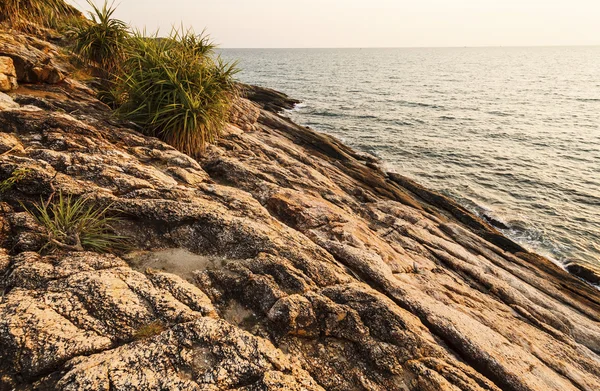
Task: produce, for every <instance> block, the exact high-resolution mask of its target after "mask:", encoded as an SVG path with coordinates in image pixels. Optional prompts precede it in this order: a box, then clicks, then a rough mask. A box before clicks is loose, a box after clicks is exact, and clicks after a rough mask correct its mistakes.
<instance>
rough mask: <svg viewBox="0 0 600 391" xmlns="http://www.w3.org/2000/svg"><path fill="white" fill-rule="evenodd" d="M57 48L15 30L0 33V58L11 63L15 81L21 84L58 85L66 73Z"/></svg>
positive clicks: (65, 67)
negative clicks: (4, 58) (7, 59)
mask: <svg viewBox="0 0 600 391" xmlns="http://www.w3.org/2000/svg"><path fill="white" fill-rule="evenodd" d="M59 50H60V49H59V48H57V47H56V46H54V45H53V44H51V43H48V42H45V41H43V40H41V39H39V38H36V37H33V36H30V35H26V34H23V33H20V32H17V31H15V30H9V31H0V56H2V57H8V58H10V59H11V60H12V61H13V64H14V68H15V71H16V72H15V73H16V77H17V80H18V81H20V82H23V83H40V82H43V83H58V82H60V81H61V80H63V79H64V75H65V73H66V72H67V66H66V64H65V63H64V62H63V61H61V60H59V56H58V54H59Z"/></svg>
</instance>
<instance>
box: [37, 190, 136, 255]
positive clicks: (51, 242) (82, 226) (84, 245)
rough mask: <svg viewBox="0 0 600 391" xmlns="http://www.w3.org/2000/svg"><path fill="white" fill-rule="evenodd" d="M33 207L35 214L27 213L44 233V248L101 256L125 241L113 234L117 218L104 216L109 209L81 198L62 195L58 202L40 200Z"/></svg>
mask: <svg viewBox="0 0 600 391" xmlns="http://www.w3.org/2000/svg"><path fill="white" fill-rule="evenodd" d="M34 207H35V211H34V212H32V211H29V210H27V211H28V212H29V213H30V214H31V215H32V216H33V217H34V218H35V219H36V220H37V222H38V223H40V224H41V225H42V226H43V227H44V228H45V230H46V235H47V238H48V243H47V244H46V246H44V248H46V247H48V248H50V249H52V250H56V249H63V250H70V251H84V250H89V251H95V252H101V253H102V252H112V250H116V249H123V248H124V240H125V238H124V237H122V236H119V235H116V234H115V233H114V230H113V228H112V226H111V224H113V223H115V222H117V221H119V219H118V218H116V217H109V216H107V212H108V209H109V207H106V208H98V207H96V206H95V205H93V204H91V203H90V202H89V201H87V200H85V199H83V198H77V199H74V198H73V197H72V196H70V195H68V196H63V194H62V193H59V196H58V201H56V202H46V203H44V202H43V201H41V202H40V203H39V204H36V205H34ZM42 250H43V249H42Z"/></svg>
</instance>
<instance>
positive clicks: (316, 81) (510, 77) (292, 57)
mask: <svg viewBox="0 0 600 391" xmlns="http://www.w3.org/2000/svg"><path fill="white" fill-rule="evenodd" d="M222 56H223V57H224V58H226V59H234V58H235V59H239V60H240V67H241V68H242V69H243V71H242V72H241V73H240V74H239V75H238V78H239V79H240V80H242V81H244V82H247V83H252V84H257V85H261V86H266V87H271V88H274V89H277V90H280V91H283V92H285V93H287V94H288V95H290V96H292V97H294V98H298V99H301V100H302V101H303V102H304V103H303V104H301V105H300V106H299V107H298V108H297V109H296V110H294V111H292V112H290V113H289V115H290V116H291V117H292V118H293V119H294V120H295V121H296V122H298V123H300V124H302V125H306V126H310V127H311V128H314V129H316V130H318V131H321V132H324V133H329V134H332V135H334V136H336V137H338V138H340V139H341V140H343V141H344V142H346V143H347V144H349V145H351V146H353V147H355V148H357V149H359V150H362V151H366V152H369V153H371V154H373V155H376V156H378V157H380V158H381V159H383V160H384V161H385V162H386V164H387V169H388V170H391V171H396V172H399V173H401V174H404V175H406V176H409V177H411V178H413V179H415V180H417V181H418V182H420V183H422V184H423V185H426V186H428V187H430V188H433V189H436V190H438V191H441V192H443V193H445V194H448V195H451V196H452V197H454V198H455V199H457V200H458V201H459V202H461V203H462V204H463V205H464V206H466V207H467V208H469V209H471V210H472V211H475V212H476V213H478V214H486V215H489V216H492V217H494V218H496V219H499V220H500V221H503V222H504V223H505V224H507V226H509V227H510V229H508V230H506V231H505V233H506V234H507V235H508V236H510V237H511V238H513V239H515V240H516V241H518V242H520V243H521V244H523V245H525V246H526V247H528V248H530V249H532V250H535V251H537V252H539V253H542V254H544V255H547V256H550V257H552V258H553V259H555V260H557V261H558V262H561V263H565V262H568V261H578V262H584V263H592V264H595V265H596V266H600V47H561V48H558V47H556V48H449V49H362V50H361V49H307V50H305V49H293V50H288V49H281V50H279V49H277V50H262V49H248V50H241V49H240V50H237V49H226V50H223V51H222Z"/></svg>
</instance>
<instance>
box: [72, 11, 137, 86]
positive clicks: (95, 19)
mask: <svg viewBox="0 0 600 391" xmlns="http://www.w3.org/2000/svg"><path fill="white" fill-rule="evenodd" d="M88 4H90V6H91V7H92V9H93V11H92V12H90V13H89V16H90V19H91V20H85V21H81V22H80V23H77V24H75V25H74V26H73V27H72V28H71V29H70V30H69V31H68V35H70V36H71V37H72V38H73V39H74V46H73V51H74V52H75V53H76V54H77V55H79V56H80V57H81V58H82V59H83V60H84V61H86V62H87V63H88V65H97V66H99V67H101V68H102V69H103V71H105V72H106V73H107V74H108V75H110V74H111V73H112V72H114V70H115V69H116V68H117V66H118V65H119V63H120V62H121V61H122V60H123V58H124V47H125V43H126V41H127V38H128V37H129V29H128V27H127V25H126V24H125V22H123V21H121V20H118V19H115V18H113V14H114V12H115V9H116V8H115V7H114V5H113V4H111V5H108V1H105V2H104V5H103V6H102V8H100V7H98V6H96V5H95V4H94V3H93V2H92V1H90V0H88Z"/></svg>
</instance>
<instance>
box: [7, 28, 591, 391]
mask: <svg viewBox="0 0 600 391" xmlns="http://www.w3.org/2000/svg"><path fill="white" fill-rule="evenodd" d="M0 42H2V38H1V37H0ZM0 46H1V45H0ZM19 50H25V49H23V47H21V49H19ZM32 51H33V53H19V56H20V57H23V58H30V57H35V55H36V54H35V50H33V49H32ZM0 52H1V51H0ZM25 80H26V79H25ZM48 81H52V80H48ZM248 96H249V97H250V98H252V97H253V96H252V95H251V94H249V95H248ZM258 96H260V99H258V98H257V99H258V100H260V105H259V104H255V103H252V102H250V101H248V100H246V101H242V102H243V103H240V104H239V107H238V110H237V112H234V113H233V114H232V117H231V121H232V123H231V124H230V126H228V127H227V129H226V130H225V134H224V135H223V137H222V139H221V140H220V141H219V143H218V144H217V145H214V146H210V147H209V148H208V150H207V152H206V154H205V156H204V157H203V158H202V159H200V160H198V161H196V160H194V159H191V158H190V157H188V156H186V155H183V154H181V153H179V152H178V151H176V150H175V149H173V148H171V147H170V146H168V145H166V144H164V143H162V142H160V141H158V140H157V139H153V138H148V137H145V136H143V135H141V134H140V133H138V132H136V131H135V130H133V129H131V128H129V127H127V124H119V123H117V122H115V121H114V119H113V118H112V117H111V116H110V111H109V110H108V108H107V107H106V106H104V105H103V104H102V103H100V102H99V101H97V100H96V99H95V98H94V97H93V96H92V95H90V91H89V90H88V89H86V88H85V87H83V86H81V85H79V84H78V83H76V82H73V81H72V80H70V79H69V78H66V79H64V80H63V81H61V82H60V83H57V84H52V85H27V84H25V85H21V87H20V88H19V89H18V90H16V91H14V92H13V93H12V99H13V100H14V102H16V103H15V104H16V106H15V105H11V107H5V108H3V109H2V110H1V111H0V181H1V180H4V179H6V178H8V177H10V176H11V174H12V173H13V172H14V171H15V170H16V169H23V168H26V169H28V174H27V176H26V177H25V178H24V179H22V180H20V181H18V182H17V183H15V185H14V186H13V187H12V188H11V189H9V190H8V191H6V192H4V193H2V194H0V292H3V294H2V295H1V296H0V390H9V389H13V388H17V389H63V390H79V389H83V390H99V389H105V390H109V389H110V390H164V389H169V390H188V389H197V390H234V389H235V390H320V389H327V390H401V391H406V390H423V391H424V390H431V391H433V390H453V391H456V390H465V391H466V390H468V391H476V390H500V389H502V390H513V391H517V390H518V391H521V390H523V391H524V390H539V391H546V390H586V391H595V390H598V389H600V294H599V292H598V291H597V290H596V289H594V288H592V287H591V286H589V285H586V284H585V283H583V282H582V281H581V280H579V279H577V278H576V277H573V276H571V275H569V274H567V273H566V272H564V271H563V270H562V269H560V268H559V267H558V266H556V265H554V264H552V263H551V262H550V261H548V260H547V259H545V258H542V257H540V256H537V255H535V254H531V253H528V252H526V251H525V250H524V249H522V248H521V247H520V246H518V245H516V244H515V243H512V242H510V241H509V240H508V239H506V238H504V237H502V236H501V235H500V234H499V233H498V232H497V231H496V230H495V229H494V228H492V227H490V226H489V225H488V224H487V223H485V222H484V221H481V220H480V219H478V218H477V217H475V216H473V215H471V214H470V213H469V212H468V211H466V210H464V209H463V208H461V207H460V206H458V205H456V204H455V203H453V202H452V201H451V200H449V199H446V198H444V197H442V196H440V195H437V194H435V193H432V192H430V191H428V190H427V189H424V188H422V187H420V186H418V185H417V184H415V183H413V182H411V181H410V180H408V179H406V178H403V177H402V176H400V175H397V174H386V173H384V172H382V171H381V170H379V169H378V168H377V165H376V164H375V163H376V162H375V161H374V159H373V158H372V157H370V156H368V155H364V154H360V153H357V152H356V151H353V150H352V149H350V148H348V147H346V146H344V145H343V144H341V143H340V142H339V141H337V140H335V139H334V138H332V137H329V136H325V135H320V134H317V133H315V132H313V131H311V130H309V129H306V128H302V127H300V126H297V125H295V124H293V123H291V122H290V121H289V120H288V119H286V118H283V117H281V116H279V115H277V114H276V112H277V111H279V110H281V108H283V107H285V106H282V105H283V103H282V102H283V101H284V100H285V97H284V96H282V95H277V96H278V97H277V98H276V101H274V102H273V104H268V102H266V100H267V99H268V98H267V96H270V95H268V94H266V93H261V94H259V95H258ZM255 97H256V96H255ZM56 191H62V192H66V193H70V194H74V195H78V196H84V197H89V198H91V199H93V200H95V202H97V203H98V204H101V205H109V204H110V205H112V206H111V207H112V208H114V209H115V210H119V211H120V213H121V215H122V217H123V221H122V222H121V223H119V225H118V226H117V230H118V231H119V232H120V233H122V234H126V235H128V236H130V237H131V242H132V246H133V247H134V248H135V249H136V250H150V251H152V250H156V249H166V248H184V249H187V250H189V251H191V252H193V253H196V254H201V255H206V256H207V258H202V259H204V260H202V261H200V260H199V261H198V265H197V268H196V269H197V270H196V271H194V272H193V273H192V274H191V276H190V275H187V274H186V276H184V277H187V280H186V279H184V278H182V277H179V276H177V275H176V274H174V273H171V271H170V270H155V269H148V270H144V269H142V270H135V269H134V268H132V266H130V264H129V263H128V262H127V261H126V260H125V259H130V258H131V257H135V255H131V254H130V255H128V256H125V255H123V256H121V257H118V256H113V255H100V254H95V253H87V252H85V253H56V254H50V255H45V256H42V255H39V254H38V253H37V252H35V251H37V250H39V248H40V247H41V246H42V245H43V235H42V230H41V227H39V226H37V224H36V222H35V221H34V220H33V219H32V218H31V216H29V215H28V214H27V212H24V211H23V208H22V206H21V204H20V203H25V204H27V203H30V202H34V201H39V199H40V197H43V198H44V199H46V198H47V197H48V196H49V195H50V194H52V193H53V192H56ZM199 259H200V258H199ZM206 259H218V260H219V261H218V262H217V261H214V262H208V261H206ZM131 265H133V263H131ZM189 266H190V265H188V267H189ZM192 266H193V265H192ZM173 271H174V272H177V270H173Z"/></svg>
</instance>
